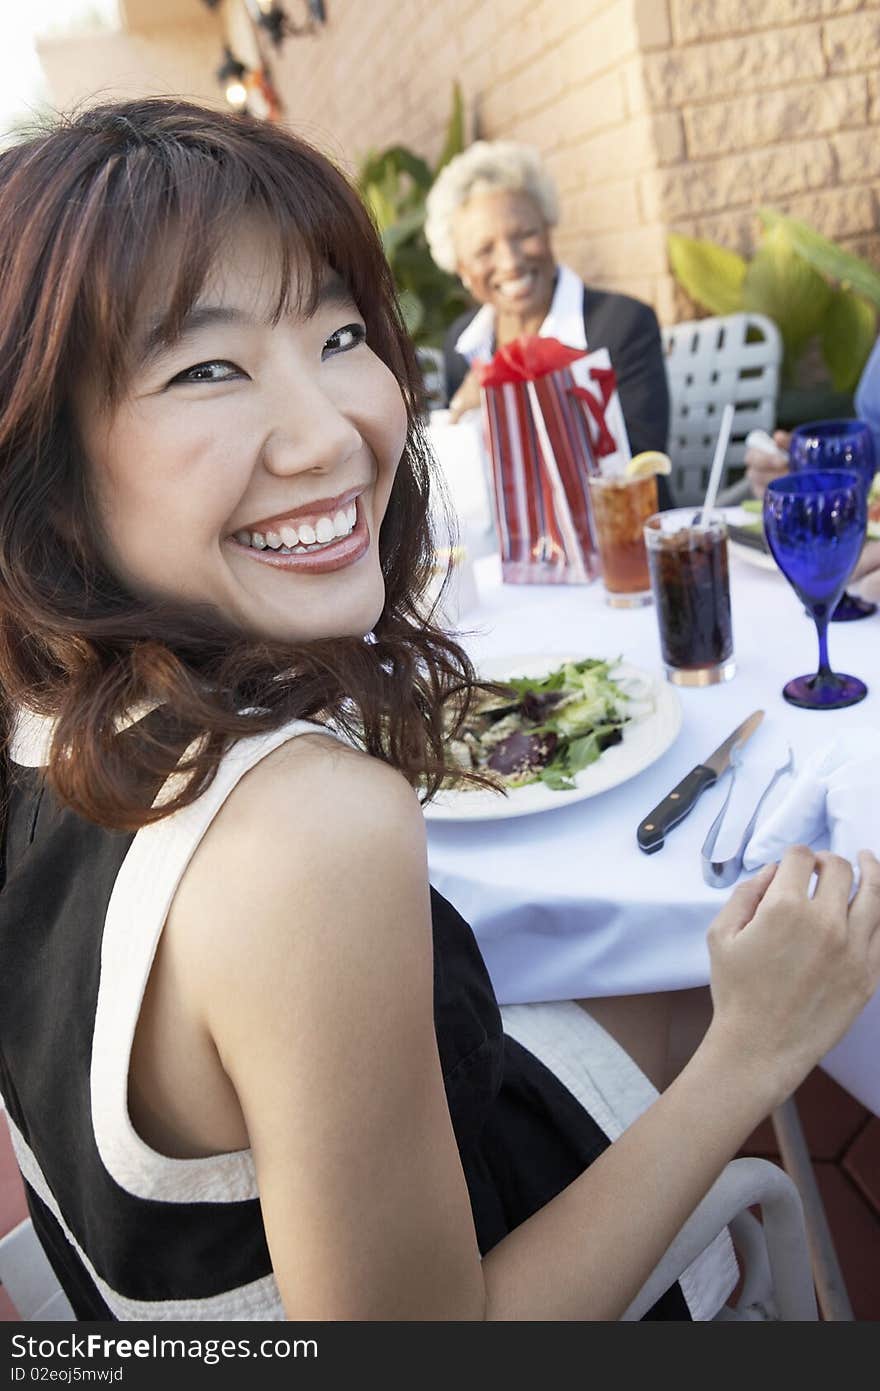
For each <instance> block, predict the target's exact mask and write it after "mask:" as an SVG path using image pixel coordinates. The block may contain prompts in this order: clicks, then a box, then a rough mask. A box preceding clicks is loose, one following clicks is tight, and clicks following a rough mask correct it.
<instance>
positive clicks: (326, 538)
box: [235, 502, 357, 555]
mask: <svg viewBox="0 0 880 1391" xmlns="http://www.w3.org/2000/svg"><path fill="white" fill-rule="evenodd" d="M356 525H357V504H356V503H354V502H352V503H349V505H348V506H347V507H340V508H339V511H338V512H334V514H333V516H332V517H329V516H325V517H318V518H317V519H316V521H315V524H314V526H312V525H311V524H310V523H309V522H301V523H300V525H299V526H298V527H297V526H294V525H293V523H292V522H285V523H284V525H283V526H280V527H279V528H278V530H277V531H265V532H263V531H253V532H251V531H236V532H235V539H236V541H238V542H239V544H240V545H242V546H252V547H253V549H254V550H257V551H263V550H265V549H266V548H267V547H269V548H270V549H271V550H273V551H278V550H282V547H283V554H285V555H286V554H289V553H290V552H291V551H293V552H295V553H296V554H298V555H302V554H303V553H304V551H305V550H306V549H308V548H309V547H311V546H327V545H330V543H331V542H333V541H337V540H339V539H341V538H342V537H344V536H349V535H350V534H351V532H352V531H353V530H354V528H355V526H356Z"/></svg>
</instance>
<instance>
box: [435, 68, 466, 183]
mask: <svg viewBox="0 0 880 1391" xmlns="http://www.w3.org/2000/svg"><path fill="white" fill-rule="evenodd" d="M463 149H464V99H463V97H462V95H461V87H460V85H459V84H458V83H457V82H453V84H452V112H451V114H450V117H449V122H448V124H447V127H446V136H445V139H444V141H443V149H442V150H441V151H440V158H439V159H438V160H437V163H436V164H435V166H434V178H435V179H436V177H437V175H438V174H439V173H440V170H441V169H442V168H443V166H444V165H445V164H448V163H449V161H450V160H451V159H454V158H455V156H456V155H460V154H461V152H462V150H463Z"/></svg>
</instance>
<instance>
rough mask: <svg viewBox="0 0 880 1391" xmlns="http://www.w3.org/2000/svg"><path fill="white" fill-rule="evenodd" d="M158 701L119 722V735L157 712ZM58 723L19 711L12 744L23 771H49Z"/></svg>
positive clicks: (23, 708)
mask: <svg viewBox="0 0 880 1391" xmlns="http://www.w3.org/2000/svg"><path fill="white" fill-rule="evenodd" d="M158 704H159V701H158V700H153V701H143V702H141V704H140V705H136V706H133V707H132V708H131V709H130V710H129V711H128V712H127V714H125V715H122V716H120V717H119V718H118V719H117V721H116V733H117V734H121V733H122V731H123V730H124V729H128V727H129V725H133V724H137V722H138V721H139V720H142V719H143V718H144V716H145V715H149V713H150V711H151V710H155V709H156V706H157V705H158ZM56 724H57V720H56V719H55V718H54V716H52V715H38V714H37V712H36V711H35V710H29V709H28V708H27V706H26V705H19V707H18V709H17V710H16V712H15V716H14V723H13V728H12V738H11V739H10V741H9V757H10V758H11V759H12V762H13V763H17V764H18V765H19V767H20V768H45V767H46V766H47V765H48V762H49V751H50V749H51V748H52V738H53V735H54V734H55V725H56Z"/></svg>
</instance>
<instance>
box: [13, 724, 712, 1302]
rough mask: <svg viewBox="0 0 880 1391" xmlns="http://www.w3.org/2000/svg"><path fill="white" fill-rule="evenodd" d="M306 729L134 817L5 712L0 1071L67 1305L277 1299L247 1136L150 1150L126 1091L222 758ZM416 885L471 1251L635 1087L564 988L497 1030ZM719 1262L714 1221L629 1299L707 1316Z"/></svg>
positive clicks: (646, 1087) (216, 803) (221, 778)
mask: <svg viewBox="0 0 880 1391" xmlns="http://www.w3.org/2000/svg"><path fill="white" fill-rule="evenodd" d="M305 732H309V733H315V732H317V730H316V726H313V725H310V724H306V723H304V722H302V721H297V722H294V723H291V724H288V725H286V726H284V727H283V728H281V729H278V730H276V731H274V732H272V733H271V734H268V735H261V736H257V737H254V738H251V739H244V740H242V741H240V742H239V743H238V744H237V745H235V747H234V748H233V749H232V750H231V751H230V752H229V753H228V754H227V755H226V757H225V758H224V760H223V762H222V764H221V767H220V770H219V772H218V774H217V777H216V779H215V780H214V782H213V783H212V785H211V787H210V788H209V789H208V790H207V792H205V793H204V794H203V795H202V796H201V797H199V798H198V800H197V801H196V802H194V803H193V804H192V805H190V806H188V807H185V808H184V809H183V810H181V811H179V812H176V813H174V814H173V815H171V816H169V817H167V818H166V819H164V820H162V821H159V822H158V823H156V824H155V825H152V826H148V827H145V828H144V829H142V830H140V831H138V832H137V833H136V834H133V833H126V832H116V831H108V830H105V829H102V828H101V827H98V826H95V825H93V824H92V823H90V822H88V821H86V820H85V819H84V818H82V817H80V816H77V815H76V814H75V813H73V812H71V811H69V810H67V809H65V808H62V807H61V806H60V805H59V803H58V802H57V800H56V798H55V797H54V796H53V794H52V793H51V791H50V790H49V789H48V788H46V787H45V785H44V781H43V778H42V775H41V772H40V769H41V767H42V766H44V765H45V763H46V753H47V749H48V744H49V738H50V736H51V726H50V725H49V724H48V722H47V721H44V720H41V719H38V718H36V717H31V716H27V717H21V718H20V719H19V722H18V728H17V730H16V734H15V738H14V741H13V744H12V749H11V756H12V761H13V780H12V787H11V788H10V800H9V815H8V820H7V829H6V833H5V836H4V841H3V847H2V850H3V864H2V871H3V879H2V881H0V882H2V884H3V888H2V892H0V1092H2V1096H3V1099H4V1102H5V1105H6V1109H7V1113H8V1119H9V1121H10V1131H11V1134H12V1140H13V1145H14V1148H15V1152H16V1155H17V1158H18V1162H19V1165H20V1167H21V1171H22V1175H23V1177H24V1180H25V1184H26V1189H27V1196H28V1201H29V1204H30V1210H31V1215H32V1218H33V1222H34V1226H35V1228H36V1230H37V1233H38V1235H39V1237H40V1240H41V1241H42V1243H43V1246H44V1247H45V1249H46V1252H47V1254H48V1256H49V1259H50V1261H51V1262H52V1265H53V1266H54V1268H55V1271H56V1274H57V1276H58V1279H59V1281H60V1283H61V1285H62V1287H63V1288H64V1291H65V1293H66V1295H67V1297H68V1299H69V1300H70V1303H71V1305H72V1306H73V1309H74V1311H75V1313H76V1316H77V1318H79V1319H129V1320H151V1321H152V1320H161V1319H170V1320H195V1319H205V1320H262V1319H284V1318H285V1312H284V1310H283V1308H282V1305H281V1300H280V1298H279V1293H278V1288H277V1285H276V1282H275V1278H274V1276H273V1273H272V1266H271V1261H270V1258H269V1251H268V1247H267V1244H266V1237H265V1232H264V1230H263V1224H262V1219H261V1214H260V1204H259V1199H258V1195H257V1184H256V1176H255V1170H254V1164H253V1160H252V1157H251V1153H250V1151H249V1150H242V1151H240V1152H237V1153H234V1154H218V1155H213V1156H209V1157H207V1158H201V1159H174V1158H169V1157H168V1156H166V1155H163V1154H160V1153H158V1152H157V1151H156V1150H154V1149H152V1148H151V1147H150V1146H149V1145H147V1144H145V1143H144V1141H143V1140H142V1139H141V1138H140V1136H139V1135H138V1134H137V1132H136V1131H135V1129H134V1127H133V1125H132V1122H131V1119H130V1116H129V1111H128V1104H127V1097H128V1068H129V1059H130V1054H131V1048H132V1042H133V1039H134V1034H135V1027H136V1024H137V1019H138V1014H139V1011H140V1006H141V1001H142V999H143V995H144V990H145V987H146V984H147V980H148V977H149V973H150V968H151V965H152V962H153V958H154V955H155V952H156V947H157V944H158V941H159V937H160V935H161V932H162V927H163V925H164V922H165V919H166V916H167V914H168V910H169V907H170V904H171V901H172V898H173V896H174V893H175V891H176V888H177V886H178V884H179V882H180V879H181V876H182V874H183V872H184V870H185V869H186V866H187V864H188V862H189V860H190V858H191V857H192V855H193V853H194V851H195V849H196V847H197V846H198V844H199V841H200V840H201V838H202V836H203V835H204V834H205V831H206V830H207V828H208V826H209V825H210V823H211V820H212V818H213V817H214V816H215V815H216V813H217V812H218V810H219V809H220V807H221V806H222V804H223V802H224V800H225V799H226V797H227V796H228V795H229V793H230V792H231V791H232V789H233V788H234V787H235V785H236V783H237V782H238V781H239V779H240V778H241V777H242V776H243V775H244V774H245V773H246V772H247V771H248V770H249V769H250V768H252V767H253V766H254V765H255V764H256V763H257V762H259V760H260V759H261V758H264V757H265V756H266V755H267V754H269V753H270V752H271V751H272V750H273V749H275V748H277V747H278V746H279V745H280V744H282V743H283V742H284V741H286V740H288V739H291V738H293V737H295V736H296V735H297V734H300V733H305ZM320 732H322V733H325V734H327V731H326V730H322V731H320ZM328 737H332V736H329V735H328ZM431 905H432V916H433V930H434V963H435V989H434V1006H435V1027H436V1032H437V1039H438V1045H439V1051H440V1059H441V1063H442V1068H443V1075H444V1081H445V1086H446V1093H447V1099H448V1103H449V1109H450V1113H451V1117H452V1121H453V1125H454V1129H455V1135H456V1139H457V1142H458V1147H459V1152H460V1155H461V1162H462V1166H463V1169H464V1173H465V1176H466V1179H467V1184H468V1189H469V1192H470V1199H471V1206H472V1210H473V1216H474V1222H475V1226H476V1231H477V1236H478V1240H479V1244H480V1249H481V1251H482V1252H483V1253H485V1252H486V1251H488V1250H489V1249H490V1248H491V1247H492V1246H494V1245H495V1243H496V1242H498V1241H500V1240H501V1238H502V1237H503V1236H504V1235H505V1234H506V1233H507V1232H509V1231H511V1230H512V1229H513V1228H514V1227H516V1226H517V1225H518V1224H519V1223H520V1222H522V1221H524V1220H525V1219H526V1218H527V1217H528V1216H530V1215H531V1213H533V1212H535V1211H536V1210H537V1209H538V1208H540V1207H541V1206H543V1205H544V1204H545V1203H546V1202H548V1201H549V1200H550V1199H551V1198H552V1197H553V1196H554V1195H555V1194H556V1193H558V1192H559V1191H560V1190H561V1189H562V1188H563V1187H565V1186H566V1185H567V1184H568V1183H569V1182H571V1181H572V1179H574V1178H575V1177H576V1176H577V1174H579V1173H580V1172H581V1171H582V1170H583V1169H584V1168H585V1167H586V1166H587V1165H588V1164H590V1163H591V1162H592V1160H593V1159H594V1158H595V1157H596V1156H597V1155H598V1154H599V1153H600V1152H601V1151H602V1150H603V1149H605V1148H606V1146H607V1144H608V1142H609V1139H614V1138H616V1136H617V1135H618V1134H619V1133H620V1131H621V1130H623V1129H624V1128H625V1126H626V1125H627V1124H628V1123H629V1121H631V1120H632V1119H633V1118H634V1116H635V1115H637V1114H638V1113H639V1112H640V1111H641V1110H643V1109H644V1108H645V1106H646V1105H648V1104H650V1101H651V1100H652V1099H653V1097H654V1096H655V1095H656V1093H654V1091H653V1089H652V1088H651V1087H650V1084H649V1083H648V1082H647V1081H646V1079H645V1078H644V1076H643V1075H642V1074H641V1073H640V1072H639V1070H638V1069H637V1068H636V1067H635V1065H634V1064H633V1063H632V1061H631V1060H630V1059H629V1058H628V1057H627V1055H626V1054H625V1053H623V1051H622V1050H621V1049H620V1048H619V1047H618V1046H617V1045H616V1044H615V1043H614V1042H613V1040H611V1039H610V1038H609V1036H608V1035H607V1034H606V1033H605V1032H604V1031H603V1030H602V1029H600V1028H599V1026H598V1025H596V1024H595V1023H594V1021H592V1020H591V1019H590V1018H589V1017H588V1016H587V1015H586V1014H585V1013H584V1012H583V1010H581V1009H579V1008H578V1007H577V1006H576V1005H573V1004H560V1005H535V1006H530V1005H520V1006H515V1007H512V1008H511V1009H509V1010H505V1012H504V1029H505V1032H503V1031H502V1020H501V1015H500V1013H499V1010H498V1006H497V1003H496V1000H495V996H494V993H493V991H492V987H491V984H490V982H489V979H488V976H487V974H486V969H485V966H484V964H483V960H482V957H481V955H480V952H479V948H478V947H477V944H476V942H475V940H474V937H473V934H472V932H471V930H470V928H469V927H468V926H467V924H466V923H465V922H464V921H463V919H462V918H461V917H459V915H458V913H457V912H456V911H455V909H454V908H453V907H452V906H451V904H449V903H447V902H446V900H444V899H443V898H441V897H440V895H439V894H437V893H435V892H433V891H432V898H431ZM306 1123H307V1120H306V1121H304V1124H306ZM736 1278H737V1270H736V1264H735V1260H734V1257H733V1252H732V1248H731V1247H730V1243H729V1240H728V1239H727V1237H726V1234H725V1235H724V1236H722V1238H719V1239H717V1240H716V1242H714V1243H713V1245H712V1246H711V1247H709V1248H708V1250H707V1251H706V1252H704V1253H703V1255H702V1256H701V1257H700V1258H699V1259H698V1261H697V1262H695V1263H694V1265H693V1266H692V1267H691V1268H690V1270H689V1271H688V1272H687V1273H686V1275H685V1276H684V1277H683V1279H682V1281H681V1286H680V1287H679V1286H676V1287H674V1288H673V1290H672V1291H670V1292H669V1294H668V1295H666V1296H664V1298H663V1300H661V1301H660V1303H659V1304H658V1305H657V1306H655V1309H654V1310H653V1311H652V1313H651V1315H650V1317H654V1318H684V1319H687V1318H711V1317H713V1315H714V1314H715V1312H717V1310H718V1309H719V1308H720V1307H721V1305H722V1304H723V1303H724V1301H725V1299H726V1297H727V1295H728V1294H729V1293H730V1291H731V1289H732V1288H733V1285H734V1284H735V1281H736Z"/></svg>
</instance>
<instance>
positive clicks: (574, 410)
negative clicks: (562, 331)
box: [474, 337, 618, 584]
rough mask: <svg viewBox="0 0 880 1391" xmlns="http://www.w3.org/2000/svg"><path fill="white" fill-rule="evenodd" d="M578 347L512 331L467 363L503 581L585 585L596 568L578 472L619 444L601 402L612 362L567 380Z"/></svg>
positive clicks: (606, 397) (610, 382) (605, 400)
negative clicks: (579, 380) (482, 433)
mask: <svg viewBox="0 0 880 1391" xmlns="http://www.w3.org/2000/svg"><path fill="white" fill-rule="evenodd" d="M586 356H587V354H586V353H585V352H584V351H583V350H581V349H579V348H569V347H567V346H566V345H565V344H564V343H560V342H559V341H558V340H557V339H555V338H538V337H524V338H518V339H516V340H515V341H514V342H512V343H508V344H506V345H505V347H503V348H500V349H499V350H498V352H497V353H496V354H495V356H494V357H493V358H492V361H491V362H485V363H480V362H475V363H474V372H475V374H476V376H477V379H478V381H479V382H480V386H481V387H482V392H481V397H482V404H483V419H484V423H485V429H486V438H487V444H488V450H489V459H490V471H491V478H492V484H493V487H492V491H493V495H494V504H495V519H496V525H497V529H498V541H499V548H500V551H501V569H502V575H503V578H504V580H505V581H506V582H508V583H512V584H589V583H590V581H591V580H593V579H595V577H596V576H597V575H598V574H599V573H600V566H599V557H598V551H597V548H596V541H595V535H594V531H593V521H592V513H591V510H590V498H589V488H588V485H587V477H588V475H589V474H591V473H597V472H599V464H598V459H599V458H600V457H602V456H604V455H611V454H615V453H617V452H618V442H617V441H616V440H615V439H614V437H613V434H612V433H611V432H610V430H609V429H608V425H607V422H606V420H605V410H606V408H607V406H608V404H609V402H610V401H611V400H612V397H613V398H614V399H615V400H616V399H617V398H616V394H615V380H614V370H613V368H611V367H610V366H608V367H601V368H596V369H595V370H594V371H593V372H591V374H590V376H591V386H592V387H593V389H592V390H587V389H586V388H585V387H583V386H579V385H577V384H576V382H575V380H574V377H573V376H572V372H571V366H570V364H571V363H572V362H574V361H576V360H578V359H580V358H584V357H586Z"/></svg>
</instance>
